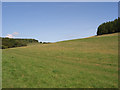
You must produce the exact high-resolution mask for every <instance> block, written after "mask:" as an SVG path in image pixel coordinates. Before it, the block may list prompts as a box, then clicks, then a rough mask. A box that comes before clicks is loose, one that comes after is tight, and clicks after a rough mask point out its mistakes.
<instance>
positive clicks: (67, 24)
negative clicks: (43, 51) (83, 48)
mask: <svg viewBox="0 0 120 90" xmlns="http://www.w3.org/2000/svg"><path fill="white" fill-rule="evenodd" d="M2 8H3V11H2V24H3V28H2V30H3V32H2V36H7V37H14V38H15V37H16V38H35V39H37V40H39V41H51V42H56V41H62V40H69V39H77V38H84V37H89V36H93V35H96V32H97V27H98V26H99V25H100V24H102V23H103V22H107V21H112V20H114V19H116V18H117V17H118V3H117V2H89V3H88V2H76V3H75V2H56V3H55V2H49V3H48V2H44V3H43V2H36V3H35V2H3V4H2Z"/></svg>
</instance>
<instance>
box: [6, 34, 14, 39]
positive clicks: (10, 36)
mask: <svg viewBox="0 0 120 90" xmlns="http://www.w3.org/2000/svg"><path fill="white" fill-rule="evenodd" d="M6 37H8V38H13V37H14V36H13V35H12V34H7V36H6Z"/></svg>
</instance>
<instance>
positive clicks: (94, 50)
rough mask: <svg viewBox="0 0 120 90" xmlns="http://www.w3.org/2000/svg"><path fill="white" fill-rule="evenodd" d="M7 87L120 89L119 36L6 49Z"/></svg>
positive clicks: (95, 37) (5, 76)
mask: <svg viewBox="0 0 120 90" xmlns="http://www.w3.org/2000/svg"><path fill="white" fill-rule="evenodd" d="M2 87H3V88H117V87H118V35H117V34H112V35H107V36H106V35H105V36H104V35H103V36H100V37H97V36H94V37H91V38H84V39H76V40H69V41H62V42H57V43H52V44H31V45H28V46H25V47H17V48H9V49H4V50H2Z"/></svg>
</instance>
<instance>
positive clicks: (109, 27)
mask: <svg viewBox="0 0 120 90" xmlns="http://www.w3.org/2000/svg"><path fill="white" fill-rule="evenodd" d="M119 23H120V18H118V19H115V20H114V21H109V22H106V23H103V24H101V25H100V26H99V27H98V30H97V35H103V34H111V33H116V32H120V24H119Z"/></svg>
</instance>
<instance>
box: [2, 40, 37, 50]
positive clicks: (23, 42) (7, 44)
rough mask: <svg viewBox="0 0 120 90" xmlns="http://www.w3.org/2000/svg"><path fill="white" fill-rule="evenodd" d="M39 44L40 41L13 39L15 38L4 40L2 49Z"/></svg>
mask: <svg viewBox="0 0 120 90" xmlns="http://www.w3.org/2000/svg"><path fill="white" fill-rule="evenodd" d="M36 42H37V43H38V40H35V39H13V38H2V45H1V47H0V48H2V49H6V48H13V47H21V46H27V44H28V43H36Z"/></svg>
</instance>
